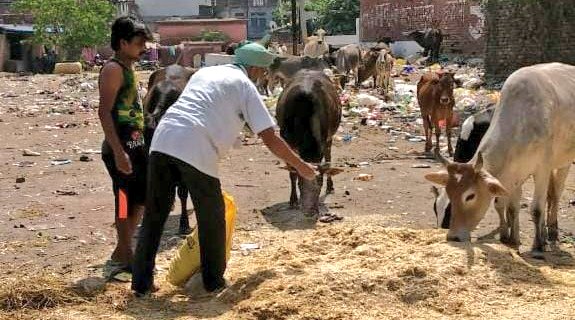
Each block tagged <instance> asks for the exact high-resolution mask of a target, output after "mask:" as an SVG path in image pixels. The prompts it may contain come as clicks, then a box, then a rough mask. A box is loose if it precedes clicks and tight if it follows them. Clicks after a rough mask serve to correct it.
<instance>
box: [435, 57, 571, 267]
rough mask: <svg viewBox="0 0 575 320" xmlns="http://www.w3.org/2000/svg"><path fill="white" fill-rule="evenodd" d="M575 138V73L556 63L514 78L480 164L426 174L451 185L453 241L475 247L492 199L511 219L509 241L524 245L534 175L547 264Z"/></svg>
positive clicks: (538, 231) (539, 237)
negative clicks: (524, 201)
mask: <svg viewBox="0 0 575 320" xmlns="http://www.w3.org/2000/svg"><path fill="white" fill-rule="evenodd" d="M574 132H575V67H574V66H570V65H566V64H561V63H549V64H539V65H535V66H531V67H526V68H522V69H520V70H518V71H516V72H514V73H513V74H512V75H511V76H510V77H509V78H508V79H507V81H506V82H505V85H504V86H503V89H502V91H501V101H500V105H499V107H498V108H497V109H496V111H495V114H494V116H493V120H492V123H491V126H490V127H489V129H488V131H487V133H486V134H485V137H484V138H483V140H482V141H481V144H480V145H479V149H478V151H477V153H476V154H475V156H474V157H473V159H472V160H471V161H469V162H468V163H454V162H449V161H447V160H445V159H443V160H444V164H446V167H447V171H440V172H436V173H431V174H428V175H426V179H428V180H430V181H432V182H434V183H437V184H440V185H443V186H446V190H447V194H448V196H449V200H450V201H451V205H452V214H453V216H452V218H451V225H450V229H449V233H448V236H447V238H448V240H453V241H469V240H470V233H471V231H472V230H473V229H474V228H475V227H476V226H477V225H478V224H479V222H480V221H481V219H483V217H484V216H485V213H486V211H487V209H488V208H489V205H490V203H491V200H492V199H493V197H498V198H499V199H498V200H499V201H497V202H496V204H495V207H496V209H497V211H498V212H499V215H500V217H504V218H506V228H503V229H502V230H501V241H502V242H504V243H508V244H511V245H515V246H518V245H519V244H520V240H519V215H518V213H519V209H520V199H521V187H522V185H523V183H524V182H525V180H527V179H528V178H529V177H530V176H533V178H534V180H535V193H534V197H533V202H532V205H531V212H532V214H533V221H534V223H535V239H534V242H533V246H532V254H533V256H534V257H537V258H542V257H543V252H544V250H545V246H546V243H547V239H546V238H547V236H548V238H549V240H550V241H552V242H555V241H557V239H558V227H557V211H558V206H559V204H558V202H559V199H560V197H561V193H562V192H563V188H564V183H565V179H566V177H567V173H568V171H569V167H570V165H571V163H572V161H573V159H575V134H574ZM548 193H549V196H548ZM547 202H548V203H547ZM546 205H548V206H549V213H548V221H547V224H548V228H549V229H548V231H547V228H546V224H545V209H546Z"/></svg>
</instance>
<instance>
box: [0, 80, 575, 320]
mask: <svg viewBox="0 0 575 320" xmlns="http://www.w3.org/2000/svg"><path fill="white" fill-rule="evenodd" d="M96 77H97V75H95V74H87V75H83V76H66V77H64V76H52V75H49V76H48V75H37V76H30V77H27V76H22V77H21V76H15V75H8V74H2V75H0V137H1V141H2V142H1V143H0V279H1V278H9V277H12V278H13V277H18V276H20V275H34V274H38V273H40V272H42V273H46V272H48V273H54V274H56V275H58V276H59V277H61V278H62V279H66V280H73V279H76V278H78V277H82V276H90V275H92V276H99V275H100V274H101V269H100V266H101V265H102V263H104V262H105V260H106V259H107V258H108V256H109V254H110V253H111V251H112V249H113V245H114V243H115V234H114V229H113V225H112V223H113V197H112V193H111V183H110V180H109V178H108V176H107V173H106V171H105V168H104V166H103V163H102V162H101V160H100V155H99V154H97V153H95V152H93V151H98V150H99V149H100V144H101V141H102V137H103V133H102V130H101V127H100V125H99V120H98V117H97V109H96V107H97V90H96ZM142 78H145V75H143V77H142ZM354 126H356V127H357V130H356V131H355V134H354V135H355V138H354V139H353V140H352V141H351V142H349V143H344V142H342V141H337V142H336V143H335V147H334V159H335V163H336V164H337V165H339V166H340V167H342V168H344V169H345V172H344V173H342V174H340V175H338V176H336V177H335V178H334V181H335V188H336V192H335V194H334V195H330V196H328V197H327V198H326V200H325V203H326V207H327V209H328V210H330V211H332V212H336V213H337V214H339V215H341V216H343V217H344V222H343V223H352V222H353V223H356V224H359V225H360V226H362V227H365V224H367V223H373V224H374V225H378V226H381V227H406V228H412V229H431V228H434V227H435V225H436V222H435V216H434V214H433V210H432V201H433V197H432V194H431V192H430V184H429V183H427V182H426V181H425V180H424V178H423V175H424V174H425V173H426V172H430V171H432V170H436V169H439V168H440V166H439V164H438V163H436V162H434V161H433V160H425V159H418V158H417V156H418V155H419V152H420V151H422V149H423V143H422V142H408V141H406V140H405V139H402V138H398V137H395V136H392V135H390V134H389V133H388V132H386V131H385V130H381V129H379V128H376V127H367V126H361V125H359V119H358V118H348V119H346V124H345V125H344V129H343V130H351V128H352V127H354ZM182 143H185V142H182ZM390 147H391V149H390ZM26 149H27V150H30V151H32V152H37V153H38V155H36V156H24V155H23V154H24V150H26ZM81 157H82V160H87V162H84V161H81ZM62 160H70V161H71V163H66V161H62ZM420 164H428V165H430V168H414V166H416V167H417V165H420ZM279 167H280V163H279V161H278V160H277V159H276V158H274V157H273V156H272V155H271V154H270V152H268V151H267V150H266V149H265V147H264V146H263V145H262V144H261V143H260V142H259V141H258V140H257V139H255V138H253V137H250V138H247V139H246V142H245V145H244V146H242V147H241V148H240V149H235V150H233V151H232V152H231V154H230V155H229V156H228V157H227V158H225V159H222V161H221V168H222V169H221V171H222V181H223V185H224V188H225V190H226V191H228V192H229V193H231V194H232V195H233V196H234V197H235V199H236V201H237V206H238V209H239V213H238V219H239V220H238V223H237V230H238V232H239V234H241V235H242V236H238V237H239V238H238V239H240V240H241V239H248V238H250V235H252V237H255V238H258V237H259V236H261V234H266V235H268V236H269V235H274V236H278V237H291V236H293V235H298V234H306V233H305V232H306V231H313V230H312V229H316V228H317V227H316V225H315V224H314V223H313V222H311V221H309V220H306V219H304V218H303V217H302V214H301V213H299V212H297V211H290V210H287V204H286V202H287V200H288V199H289V179H288V174H287V171H284V170H281V169H279ZM360 173H367V174H372V175H373V177H374V178H373V180H371V181H367V182H365V181H356V180H354V177H356V176H357V175H358V174H360ZM531 189H532V187H531V185H528V186H527V187H526V192H524V199H523V201H522V202H523V203H525V204H527V203H528V202H529V199H530V197H531ZM570 199H575V180H574V176H573V173H571V175H570V177H569V178H568V181H567V188H566V191H565V193H564V195H563V198H562V201H561V212H560V216H559V225H560V228H561V235H562V236H563V238H562V239H563V240H564V243H562V249H564V250H566V251H567V252H570V253H573V252H574V250H573V245H574V238H573V232H575V208H574V207H572V206H570V204H569V201H570ZM178 211H179V210H176V212H174V213H172V216H171V217H170V220H169V222H168V225H167V228H166V233H165V236H164V241H163V249H165V250H169V249H171V248H174V247H176V246H178V245H179V244H180V243H181V239H180V238H178V237H177V236H175V232H176V230H177V221H178ZM362 217H369V218H366V219H362ZM348 220H349V221H348ZM496 225H497V218H496V214H495V213H494V212H490V213H489V214H488V216H487V218H486V219H485V220H484V221H483V222H482V223H481V226H480V228H479V230H478V231H477V232H476V235H477V234H479V235H481V234H484V233H487V232H488V231H491V230H492V229H493V228H495V226H496ZM319 228H320V229H321V228H325V227H324V226H321V227H319ZM302 232H303V233H302ZM521 235H522V241H523V244H524V245H523V246H522V248H521V251H522V252H525V251H526V250H528V249H529V247H530V245H531V241H532V237H533V226H532V223H531V221H530V217H529V214H528V212H527V210H526V209H523V211H522V214H521ZM270 237H271V236H270ZM236 245H237V243H236ZM526 259H527V261H530V263H534V264H535V263H538V264H540V262H535V261H532V260H530V259H528V258H526ZM381 263H382V264H383V263H385V261H381ZM570 263H572V259H571V262H570ZM233 265H234V264H232V267H233ZM569 265H570V268H571V269H573V268H574V267H575V265H574V264H569ZM254 317H255V316H254ZM136 318H138V317H136ZM248 318H249V317H248ZM255 318H257V317H255ZM271 318H274V317H270V318H269V319H271ZM276 318H277V319H284V318H281V317H276ZM344 318H345V317H342V319H344ZM142 319H144V318H142ZM259 319H268V318H266V317H265V316H264V317H263V318H262V317H260V318H259ZM285 319H289V317H285ZM294 319H296V318H294ZM313 319H316V318H313ZM318 319H321V317H320V318H318ZM334 319H335V318H334ZM558 319H559V318H558Z"/></svg>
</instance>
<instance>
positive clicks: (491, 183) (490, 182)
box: [485, 177, 509, 197]
mask: <svg viewBox="0 0 575 320" xmlns="http://www.w3.org/2000/svg"><path fill="white" fill-rule="evenodd" d="M485 182H486V183H487V190H489V193H491V195H493V196H494V197H504V196H508V195H509V192H508V191H507V189H505V187H504V186H503V185H502V184H501V182H499V180H497V179H496V178H494V177H487V178H485Z"/></svg>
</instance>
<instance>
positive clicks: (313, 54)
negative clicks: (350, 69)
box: [303, 29, 329, 58]
mask: <svg viewBox="0 0 575 320" xmlns="http://www.w3.org/2000/svg"><path fill="white" fill-rule="evenodd" d="M316 34H317V37H316V36H312V37H309V38H307V43H306V45H305V47H304V48H303V55H304V56H306V57H310V58H320V57H322V56H323V55H324V54H326V53H328V52H329V46H328V45H327V43H326V42H325V38H324V37H325V31H324V30H323V29H318V30H317V31H316Z"/></svg>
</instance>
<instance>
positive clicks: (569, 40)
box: [485, 0, 575, 81]
mask: <svg viewBox="0 0 575 320" xmlns="http://www.w3.org/2000/svg"><path fill="white" fill-rule="evenodd" d="M574 21H575V0H537V1H534V0H529V1H528V0H497V1H495V0H491V1H489V2H488V5H487V31H488V36H487V54H486V61H485V62H486V75H487V78H488V80H491V81H502V80H505V79H506V78H507V76H509V75H510V74H511V73H512V72H513V71H515V70H517V69H519V68H521V67H525V66H529V65H533V64H537V63H542V62H553V61H559V62H565V63H569V64H574V65H575V23H574Z"/></svg>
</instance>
